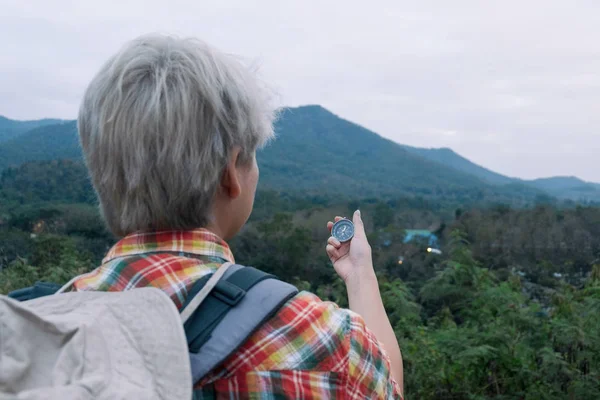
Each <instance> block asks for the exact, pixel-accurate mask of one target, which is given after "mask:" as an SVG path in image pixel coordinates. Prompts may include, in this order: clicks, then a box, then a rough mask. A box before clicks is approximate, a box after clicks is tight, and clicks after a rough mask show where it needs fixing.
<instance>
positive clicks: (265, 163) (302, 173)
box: [259, 106, 540, 202]
mask: <svg viewBox="0 0 600 400" xmlns="http://www.w3.org/2000/svg"><path fill="white" fill-rule="evenodd" d="M275 126H276V132H277V136H278V137H277V140H275V141H274V142H273V143H272V144H270V145H269V146H268V147H267V148H265V149H264V150H263V151H262V152H260V153H259V165H260V167H261V179H264V185H265V186H272V187H273V188H279V189H280V190H281V189H286V190H303V191H320V192H330V193H338V194H340V195H360V196H361V197H369V196H382V195H390V196H394V195H399V194H403V195H406V194H411V195H420V196H425V197H437V198H440V197H443V198H447V199H454V200H457V201H470V200H482V199H484V198H485V199H492V198H494V199H496V200H497V201H509V202H510V201H512V200H518V201H528V200H531V199H532V198H534V197H535V196H536V195H537V194H539V193H540V191H538V190H536V189H533V188H528V187H516V188H515V187H504V186H499V185H493V184H490V183H486V182H484V181H483V180H482V179H480V178H479V177H477V176H473V175H472V174H470V173H467V172H463V171H460V170H458V169H455V168H448V167H444V166H442V165H440V164H439V163H438V162H436V161H432V160H429V159H426V158H424V157H422V156H420V155H418V154H414V153H413V152H411V151H409V150H407V149H406V148H405V147H403V146H401V145H399V144H397V143H395V142H392V141H390V140H388V139H385V138H383V137H381V136H379V135H377V134H375V133H374V132H371V131H369V130H367V129H365V128H363V127H361V126H359V125H357V124H354V123H352V122H349V121H346V120H344V119H341V118H339V117H338V116H336V115H334V114H332V113H331V112H329V111H327V110H326V109H324V108H322V107H320V106H304V107H298V108H288V109H285V110H283V111H282V113H281V116H280V118H279V120H278V121H277V123H276V125H275Z"/></svg>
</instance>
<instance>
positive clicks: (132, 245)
mask: <svg viewBox="0 0 600 400" xmlns="http://www.w3.org/2000/svg"><path fill="white" fill-rule="evenodd" d="M161 252H176V253H188V254H194V255H198V256H207V257H217V258H221V259H223V261H224V262H231V263H235V260H234V258H233V253H232V252H231V249H230V248H229V245H228V244H227V243H226V242H225V241H224V240H223V239H221V238H220V237H219V236H217V235H215V234H214V233H212V232H210V231H209V230H207V229H203V228H200V229H195V230H191V231H161V232H146V233H134V234H131V235H128V236H126V237H124V238H123V239H121V240H120V241H118V242H117V243H116V244H115V245H114V246H113V247H112V248H111V249H110V251H109V252H108V254H107V255H106V257H104V260H102V263H103V264H104V263H107V262H109V261H111V260H113V259H115V258H121V257H127V256H133V255H139V254H145V253H161Z"/></svg>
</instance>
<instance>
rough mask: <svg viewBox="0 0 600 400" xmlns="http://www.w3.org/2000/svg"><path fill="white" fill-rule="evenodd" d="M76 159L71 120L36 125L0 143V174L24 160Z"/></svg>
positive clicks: (74, 123) (79, 156)
mask: <svg viewBox="0 0 600 400" xmlns="http://www.w3.org/2000/svg"><path fill="white" fill-rule="evenodd" d="M79 158H81V149H80V147H79V141H78V138H77V125H76V122H75V121H69V122H62V123H58V124H54V125H46V126H40V127H37V128H34V129H32V130H30V131H28V132H25V133H22V134H20V135H18V136H16V137H14V138H12V139H10V140H7V141H5V142H4V143H0V171H1V170H3V169H4V168H7V167H10V166H18V165H20V164H23V163H25V162H28V161H46V160H57V159H79Z"/></svg>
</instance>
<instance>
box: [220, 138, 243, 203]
mask: <svg viewBox="0 0 600 400" xmlns="http://www.w3.org/2000/svg"><path fill="white" fill-rule="evenodd" d="M240 153H241V148H240V147H235V148H234V149H233V150H232V151H231V153H230V155H229V160H228V161H227V166H226V167H225V171H223V175H222V177H221V188H222V189H223V192H224V193H225V194H226V195H228V196H229V197H230V198H231V199H235V198H237V197H238V196H239V195H240V194H241V193H242V186H241V181H240V176H239V171H238V169H237V168H236V166H237V165H238V161H239V157H240Z"/></svg>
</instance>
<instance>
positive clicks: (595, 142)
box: [0, 0, 600, 182]
mask: <svg viewBox="0 0 600 400" xmlns="http://www.w3.org/2000/svg"><path fill="white" fill-rule="evenodd" d="M157 31H158V32H166V33H174V34H178V35H182V36H196V37H199V38H201V39H203V40H206V41H207V42H209V43H211V44H213V45H215V46H216V47H218V48H220V49H222V50H224V51H227V52H230V53H235V54H239V55H241V56H243V57H244V58H246V59H247V60H249V62H252V63H254V64H256V65H258V66H260V70H261V73H262V76H263V79H266V80H267V81H268V82H269V83H270V84H271V85H272V86H273V87H274V88H275V90H276V91H277V93H279V96H280V102H281V104H283V105H291V106H296V105H302V104H321V105H323V106H324V107H326V108H328V109H330V110H331V111H333V112H334V113H336V114H338V115H340V116H341V117H343V118H346V119H349V120H351V121H353V122H356V123H359V124H361V125H363V126H365V127H367V128H369V129H372V130H374V131H375V132H377V133H379V134H381V135H383V136H386V137H388V138H391V139H393V140H395V141H397V142H400V143H404V144H409V145H415V146H422V147H451V148H452V149H454V150H455V151H457V152H459V153H460V154H462V155H464V156H466V157H467V158H469V159H471V160H473V161H475V162H477V163H479V164H481V165H483V166H486V167H488V168H490V169H493V170H495V171H497V172H501V173H503V174H507V175H510V176H518V177H523V178H534V177H542V176H551V175H576V176H579V177H581V178H583V179H586V180H593V181H598V182H600V166H599V162H598V160H599V159H600V109H599V106H600V1H598V0H581V1H579V0H558V1H554V0H520V1H514V0H495V1H491V0H490V1H482V0H472V1H467V0H452V1H447V0H438V1H423V0H420V1H399V0H389V1H374V0H371V1H368V2H367V1H350V0H344V1H328V0H319V1H313V0H273V1H270V0H269V1H266V0H265V1H263V0H255V1H249V0H241V1H231V0H216V1H207V0H161V1H157V0H102V1H98V0H93V1H92V0H52V1H47V0H0V37H1V38H2V40H1V42H0V115H5V116H7V117H9V118H14V119H36V118H42V117H56V118H69V119H73V118H75V116H76V112H77V108H78V103H79V100H80V98H81V95H82V93H83V91H84V89H85V86H86V84H87V83H88V81H89V80H90V79H91V77H92V76H93V74H94V73H95V72H96V71H97V69H98V68H99V67H100V65H101V63H102V62H104V61H105V59H106V58H107V57H109V56H110V55H111V54H112V53H113V52H115V51H116V50H117V49H118V48H119V47H120V46H121V45H122V44H123V43H124V42H125V41H127V40H129V39H131V38H134V37H135V36H138V35H140V34H143V33H148V32H157Z"/></svg>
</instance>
